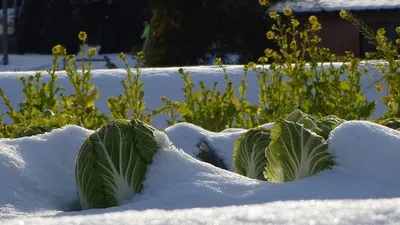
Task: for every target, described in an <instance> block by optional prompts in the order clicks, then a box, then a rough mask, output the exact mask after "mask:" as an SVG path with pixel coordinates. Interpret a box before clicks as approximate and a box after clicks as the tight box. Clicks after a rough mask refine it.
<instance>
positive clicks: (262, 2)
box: [258, 0, 268, 5]
mask: <svg viewBox="0 0 400 225" xmlns="http://www.w3.org/2000/svg"><path fill="white" fill-rule="evenodd" d="M258 2H259V3H260V5H267V3H268V0H259V1H258Z"/></svg>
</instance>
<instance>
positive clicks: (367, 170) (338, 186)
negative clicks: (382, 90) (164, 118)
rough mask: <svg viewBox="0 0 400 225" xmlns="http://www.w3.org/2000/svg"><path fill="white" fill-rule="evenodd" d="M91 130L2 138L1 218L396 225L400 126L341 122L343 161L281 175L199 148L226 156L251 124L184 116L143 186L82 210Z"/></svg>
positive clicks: (337, 138)
mask: <svg viewBox="0 0 400 225" xmlns="http://www.w3.org/2000/svg"><path fill="white" fill-rule="evenodd" d="M92 132H93V131H90V130H85V129H82V128H79V127H76V126H67V127H65V128H63V129H57V130H54V131H52V132H51V133H47V134H43V135H38V136H35V137H29V138H20V139H13V140H10V139H0V179H1V180H2V183H1V185H0V191H1V192H0V193H1V194H0V224H2V225H9V224H10V225H11V224H60V225H70V224H71V225H72V224H88V225H89V224H132V223H134V224H210V223H213V224H268V223H272V224H288V223H290V224H355V223H356V224H394V223H397V222H398V221H399V219H400V208H399V207H398V205H399V204H400V187H399V185H398V184H399V183H398V182H399V181H398V180H399V179H398V178H399V175H398V173H396V171H399V169H400V164H398V163H397V164H396V163H395V161H396V159H398V158H399V155H398V153H399V150H397V149H398V146H400V145H399V144H400V142H399V141H400V140H399V138H400V137H399V132H397V131H396V132H395V131H393V130H391V129H390V128H386V127H383V126H380V125H375V124H372V123H369V122H361V121H360V122H353V121H350V122H346V123H344V124H342V125H341V126H339V127H338V128H336V129H335V130H334V132H333V133H332V135H331V136H330V139H329V145H330V147H329V151H330V152H331V153H332V154H333V155H334V156H335V157H336V160H337V165H336V166H334V167H333V168H332V169H331V170H326V171H323V172H321V173H319V174H317V175H315V176H313V177H310V178H306V179H303V180H299V181H295V182H288V183H283V184H275V183H269V182H264V181H259V180H253V179H249V178H246V177H243V176H241V175H238V174H235V173H233V172H230V171H227V170H223V169H220V168H217V167H214V166H212V165H210V164H207V163H204V162H201V161H199V160H197V159H195V158H194V157H193V155H195V153H196V149H195V144H196V143H197V141H198V139H199V138H200V139H201V138H204V139H205V140H207V141H209V143H211V144H210V145H212V147H213V148H215V149H216V150H217V151H218V153H219V154H221V155H222V156H225V155H224V154H226V156H225V157H228V156H227V154H228V152H232V150H231V149H230V148H232V146H233V144H234V142H235V141H236V139H237V138H238V137H239V135H240V134H241V133H242V132H244V131H243V130H231V131H228V132H220V133H214V132H209V131H205V130H204V129H202V128H199V127H197V126H194V125H192V124H187V123H182V124H178V125H175V126H172V127H170V128H168V129H167V134H168V136H169V138H170V139H171V142H172V143H173V144H174V145H170V146H168V147H165V148H164V149H163V150H161V151H159V152H158V153H157V154H156V155H155V157H154V159H153V164H152V165H151V166H150V167H149V170H148V172H147V174H146V179H145V182H144V189H143V191H142V192H141V193H140V194H138V195H135V196H133V197H132V199H131V200H129V201H128V202H127V203H126V204H124V205H122V206H118V207H112V208H107V209H93V210H87V211H78V210H79V205H77V204H78V200H77V195H76V186H75V182H74V163H75V158H76V155H77V153H78V151H79V148H80V146H81V144H82V143H83V141H84V138H85V137H87V136H88V135H90V134H91V133H92ZM357 135H358V136H357ZM166 142H167V141H166ZM181 147H183V148H181ZM184 148H188V149H189V150H186V149H185V150H183V149H184ZM230 157H232V156H230ZM228 161H229V160H227V163H228ZM229 163H230V161H229ZM32 217H34V218H32ZM133 221H134V222H133Z"/></svg>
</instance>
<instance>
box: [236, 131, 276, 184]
mask: <svg viewBox="0 0 400 225" xmlns="http://www.w3.org/2000/svg"><path fill="white" fill-rule="evenodd" d="M270 142H271V140H270V130H269V129H264V128H253V129H250V130H248V131H247V132H246V133H244V134H242V135H241V136H240V138H238V139H237V140H236V142H235V146H234V150H233V165H234V167H235V169H236V173H238V174H241V175H243V176H246V177H249V178H254V179H258V180H265V177H264V167H265V165H266V164H267V158H266V157H265V149H266V148H267V147H268V145H269V144H270Z"/></svg>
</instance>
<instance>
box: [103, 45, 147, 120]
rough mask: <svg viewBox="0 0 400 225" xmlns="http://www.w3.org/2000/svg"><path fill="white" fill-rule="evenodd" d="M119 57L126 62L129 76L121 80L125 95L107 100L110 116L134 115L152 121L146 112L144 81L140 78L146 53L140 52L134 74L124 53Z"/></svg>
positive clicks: (126, 116) (116, 117) (129, 116)
mask: <svg viewBox="0 0 400 225" xmlns="http://www.w3.org/2000/svg"><path fill="white" fill-rule="evenodd" d="M119 59H120V60H122V61H123V62H124V63H125V70H126V73H127V77H126V80H124V81H121V83H122V86H123V87H124V95H119V96H117V97H110V98H108V100H107V104H108V107H109V108H110V116H111V118H113V119H124V118H131V117H132V118H137V119H141V120H146V122H147V123H150V122H151V115H147V114H145V110H146V104H145V102H144V91H143V82H142V81H141V80H140V75H141V73H142V70H141V69H140V65H141V63H142V61H143V60H144V53H143V52H139V53H138V55H137V59H138V61H137V63H136V67H135V69H136V70H135V72H136V74H133V71H132V70H131V68H130V67H129V65H128V62H127V60H126V57H125V55H124V54H123V53H121V54H120V56H119Z"/></svg>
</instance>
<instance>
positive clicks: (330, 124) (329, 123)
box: [315, 115, 346, 140]
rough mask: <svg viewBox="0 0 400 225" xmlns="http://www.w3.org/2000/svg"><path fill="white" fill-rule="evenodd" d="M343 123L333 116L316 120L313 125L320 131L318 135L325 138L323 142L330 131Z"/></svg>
mask: <svg viewBox="0 0 400 225" xmlns="http://www.w3.org/2000/svg"><path fill="white" fill-rule="evenodd" d="M344 122H346V120H344V119H342V118H339V117H337V116H335V115H331V116H325V117H322V118H318V119H317V120H316V122H315V123H316V124H317V126H318V128H319V129H320V131H319V132H318V134H319V135H321V136H322V137H323V138H325V140H327V139H328V137H329V134H330V133H331V132H332V130H333V129H335V128H336V127H337V126H339V125H340V124H342V123H344Z"/></svg>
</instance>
